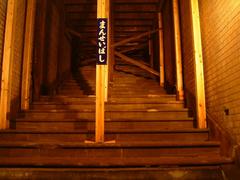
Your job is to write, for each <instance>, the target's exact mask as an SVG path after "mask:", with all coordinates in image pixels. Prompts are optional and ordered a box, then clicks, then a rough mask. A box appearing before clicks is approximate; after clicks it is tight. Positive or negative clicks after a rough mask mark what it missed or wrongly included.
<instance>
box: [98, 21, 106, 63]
mask: <svg viewBox="0 0 240 180" xmlns="http://www.w3.org/2000/svg"><path fill="white" fill-rule="evenodd" d="M97 38H98V39H97V40H98V44H97V45H98V60H97V64H107V19H106V18H100V19H98V36H97Z"/></svg>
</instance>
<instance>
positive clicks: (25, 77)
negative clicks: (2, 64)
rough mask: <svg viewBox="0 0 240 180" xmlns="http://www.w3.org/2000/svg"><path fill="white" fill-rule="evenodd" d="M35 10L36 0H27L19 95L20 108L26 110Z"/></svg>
mask: <svg viewBox="0 0 240 180" xmlns="http://www.w3.org/2000/svg"><path fill="white" fill-rule="evenodd" d="M35 12H36V0H28V1H27V15H26V29H25V41H24V55H23V73H22V96H21V109H22V110H28V109H29V103H30V85H31V71H32V62H33V61H32V59H33V40H34V25H35Z"/></svg>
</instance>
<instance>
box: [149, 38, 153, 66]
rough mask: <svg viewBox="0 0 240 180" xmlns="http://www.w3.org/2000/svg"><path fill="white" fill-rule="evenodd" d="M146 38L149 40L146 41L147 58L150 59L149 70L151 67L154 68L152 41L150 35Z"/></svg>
mask: <svg viewBox="0 0 240 180" xmlns="http://www.w3.org/2000/svg"><path fill="white" fill-rule="evenodd" d="M148 38H149V40H148V52H149V58H150V66H151V68H153V66H154V54H153V40H152V36H151V35H149V36H148Z"/></svg>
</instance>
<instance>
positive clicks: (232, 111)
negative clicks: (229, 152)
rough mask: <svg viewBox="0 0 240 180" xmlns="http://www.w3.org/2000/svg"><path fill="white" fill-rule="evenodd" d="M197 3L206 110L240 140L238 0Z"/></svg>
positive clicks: (239, 19) (215, 0) (239, 13)
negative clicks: (200, 31)
mask: <svg viewBox="0 0 240 180" xmlns="http://www.w3.org/2000/svg"><path fill="white" fill-rule="evenodd" d="M199 5H200V17H201V27H202V42H203V59H204V66H205V83H206V99H207V102H206V103H207V110H208V112H209V114H210V115H211V116H212V117H213V118H214V119H215V120H217V121H218V123H219V124H220V125H221V126H223V127H224V128H225V130H227V131H228V132H230V134H231V135H232V136H233V137H235V138H236V139H237V140H238V142H240V31H239V29H240V23H239V22H240V1H238V0H237V1H236V0H228V1H226V0H214V1H213V0H199ZM227 109H228V110H229V115H227V114H226V113H225V111H224V110H227Z"/></svg>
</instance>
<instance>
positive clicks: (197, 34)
mask: <svg viewBox="0 0 240 180" xmlns="http://www.w3.org/2000/svg"><path fill="white" fill-rule="evenodd" d="M191 12H192V28H193V44H194V61H195V82H196V88H195V89H196V112H197V125H198V128H206V127H207V122H206V103H205V86H204V67H203V56H202V40H201V27H200V17H199V7H198V0H191Z"/></svg>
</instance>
